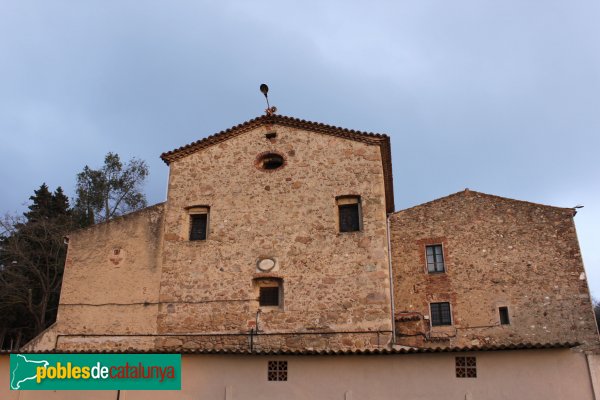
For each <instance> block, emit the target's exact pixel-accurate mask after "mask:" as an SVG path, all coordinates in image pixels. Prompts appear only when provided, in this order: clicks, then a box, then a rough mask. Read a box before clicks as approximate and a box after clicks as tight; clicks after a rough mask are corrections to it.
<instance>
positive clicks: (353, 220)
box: [337, 196, 362, 232]
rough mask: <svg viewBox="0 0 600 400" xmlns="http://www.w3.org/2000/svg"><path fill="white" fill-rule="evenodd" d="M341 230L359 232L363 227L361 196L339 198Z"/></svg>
mask: <svg viewBox="0 0 600 400" xmlns="http://www.w3.org/2000/svg"><path fill="white" fill-rule="evenodd" d="M337 206H338V218H339V222H340V232H357V231H360V230H361V228H362V221H361V219H362V216H361V208H360V197H359V196H342V197H338V198H337Z"/></svg>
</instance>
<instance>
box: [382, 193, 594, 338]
mask: <svg viewBox="0 0 600 400" xmlns="http://www.w3.org/2000/svg"><path fill="white" fill-rule="evenodd" d="M390 224H391V238H392V263H393V268H394V296H395V313H396V320H397V322H396V326H397V330H398V332H397V335H398V336H397V337H398V343H399V344H404V345H417V346H434V347H435V346H471V345H486V344H511V343H521V342H544V343H547V342H566V341H569V342H580V343H582V344H590V345H591V344H595V343H597V341H598V336H597V328H596V324H595V320H594V317H593V313H592V306H591V303H590V296H589V291H588V286H587V281H586V277H585V273H584V270H583V263H582V259H581V254H580V251H579V245H578V242H577V236H576V232H575V226H574V224H573V210H572V209H565V208H556V207H549V206H543V205H539V204H533V203H528V202H523V201H516V200H511V199H506V198H501V197H497V196H490V195H486V194H482V193H477V192H472V191H468V190H466V191H464V192H460V193H457V194H454V195H450V196H448V197H445V198H442V199H439V200H435V201H432V202H429V203H425V204H423V205H420V206H416V207H413V208H410V209H407V210H404V211H400V212H397V213H395V214H393V215H392V217H391V219H390ZM428 244H442V245H443V248H444V257H445V262H446V272H445V273H440V274H430V273H428V272H427V267H426V261H425V246H426V245H428ZM446 301H448V302H450V304H451V312H452V319H453V325H452V326H444V327H434V328H430V322H429V320H427V319H425V318H424V316H429V314H430V311H429V303H430V302H446ZM501 306H506V307H508V309H509V316H510V324H509V325H500V321H499V312H498V308H499V307H501Z"/></svg>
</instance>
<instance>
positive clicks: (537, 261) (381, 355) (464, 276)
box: [24, 115, 600, 399]
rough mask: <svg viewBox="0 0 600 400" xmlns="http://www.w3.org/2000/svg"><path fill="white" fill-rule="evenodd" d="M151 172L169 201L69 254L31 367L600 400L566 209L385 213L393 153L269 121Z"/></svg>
mask: <svg viewBox="0 0 600 400" xmlns="http://www.w3.org/2000/svg"><path fill="white" fill-rule="evenodd" d="M161 157H162V159H163V160H164V161H165V163H166V164H167V165H168V166H169V171H170V173H169V184H168V194H167V200H166V202H164V203H162V204H158V205H155V206H153V207H149V208H147V209H144V210H142V211H139V212H136V213H132V214H130V215H127V216H124V217H121V218H117V219H115V220H113V221H110V222H108V223H102V224H98V225H95V226H92V227H90V228H87V229H83V230H80V231H76V232H73V233H72V234H71V235H69V238H68V239H69V249H68V255H67V262H66V268H65V274H64V282H63V289H62V294H61V298H60V306H59V312H58V318H57V322H56V323H55V324H54V325H53V326H52V327H50V328H49V329H48V330H47V331H46V332H44V333H43V334H42V335H40V336H39V337H38V338H36V339H34V340H33V341H32V342H30V343H29V344H28V345H27V346H26V348H25V349H24V350H25V351H33V352H35V351H50V352H69V351H76V352H77V351H84V352H88V351H102V352H105V351H108V352H178V353H182V354H184V369H183V392H184V393H183V394H184V395H185V396H188V397H189V398H219V399H246V398H247V399H251V398H252V399H253V398H290V399H292V398H323V399H326V398H332V399H333V398H335V399H342V398H346V399H350V398H356V399H362V398H373V399H380V398H381V399H384V398H448V399H450V398H452V399H465V398H472V399H476V398H486V399H492V398H556V399H559V398H581V399H592V398H594V397H593V396H594V390H596V393H597V394H598V392H597V391H598V390H599V389H600V387H598V384H599V383H600V382H598V373H599V372H598V371H599V370H598V358H597V357H598V356H596V355H595V352H597V349H598V331H597V327H596V323H595V319H594V316H593V313H592V305H591V301H590V296H589V290H588V286H587V281H586V276H585V272H584V269H583V263H582V259H581V254H580V251H579V246H578V243H577V236H576V233H575V227H574V224H573V216H574V215H575V210H573V209H570V208H558V207H551V206H545V205H540V204H534V203H529V202H524V201H517V200H512V199H507V198H502V197H498V196H492V195H487V194H483V193H478V192H475V191H469V190H465V191H462V192H459V193H456V194H453V195H450V196H447V197H445V198H441V199H438V200H434V201H432V202H429V203H426V204H422V205H419V206H416V207H413V208H410V209H407V210H401V211H397V212H396V211H395V210H394V198H393V181H392V166H391V154H390V139H389V137H388V136H386V135H379V134H372V133H364V132H357V131H353V130H348V129H343V128H338V127H333V126H328V125H324V124H320V123H314V122H308V121H304V120H299V119H295V118H290V117H284V116H279V115H266V116H262V117H259V118H256V119H253V120H251V121H248V122H245V123H243V124H241V125H237V126H235V127H233V128H230V129H227V130H225V131H222V132H220V133H217V134H215V135H212V136H209V137H207V138H205V139H202V140H199V141H197V142H194V143H192V144H189V145H186V146H184V147H181V148H178V149H176V150H173V151H170V152H167V153H164V154H163V155H162V156H161ZM403 190H409V188H405V189H403ZM401 192H402V191H401ZM531 371H536V372H535V374H532V373H531ZM284 377H285V379H283V378H284ZM274 381H279V382H274ZM594 385H596V386H594ZM181 395H182V393H179V392H178V393H172V394H171V395H169V394H165V393H162V394H161V396H160V398H165V397H169V396H171V397H172V398H180V397H181ZM148 396H149V394H147V393H146V394H142V393H135V392H130V393H127V398H128V399H129V398H148ZM352 396H354V397H352ZM111 398H112V397H111Z"/></svg>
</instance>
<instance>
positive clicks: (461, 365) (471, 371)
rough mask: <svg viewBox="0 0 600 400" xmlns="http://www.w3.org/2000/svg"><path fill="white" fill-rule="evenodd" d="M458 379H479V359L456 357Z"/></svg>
mask: <svg viewBox="0 0 600 400" xmlns="http://www.w3.org/2000/svg"><path fill="white" fill-rule="evenodd" d="M455 368H456V377H457V378H477V359H476V358H475V357H456V360H455Z"/></svg>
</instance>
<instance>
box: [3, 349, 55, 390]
mask: <svg viewBox="0 0 600 400" xmlns="http://www.w3.org/2000/svg"><path fill="white" fill-rule="evenodd" d="M10 364H11V365H10V367H11V368H10V369H11V371H10V388H11V389H12V390H19V389H20V388H21V384H22V383H23V382H26V381H29V380H32V379H35V378H36V377H37V368H38V367H47V366H48V364H50V363H49V362H48V361H46V360H32V359H28V358H27V355H25V354H17V355H16V357H15V358H14V362H13V360H11V363H10Z"/></svg>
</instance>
